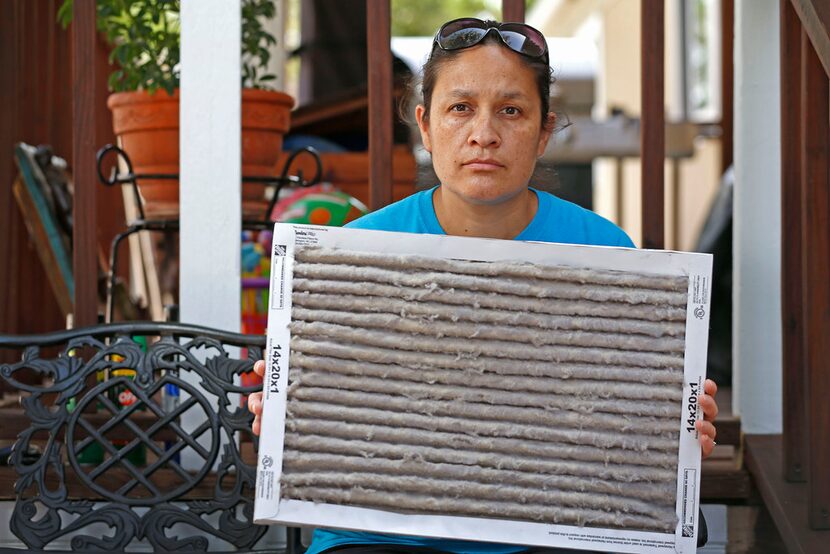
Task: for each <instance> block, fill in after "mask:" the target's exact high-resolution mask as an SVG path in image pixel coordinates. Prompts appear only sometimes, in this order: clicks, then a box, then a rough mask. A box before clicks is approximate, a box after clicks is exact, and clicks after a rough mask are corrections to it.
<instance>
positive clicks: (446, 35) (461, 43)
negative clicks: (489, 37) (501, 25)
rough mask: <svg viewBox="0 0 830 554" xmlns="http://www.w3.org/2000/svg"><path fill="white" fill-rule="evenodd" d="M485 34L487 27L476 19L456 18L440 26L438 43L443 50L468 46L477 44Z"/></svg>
mask: <svg viewBox="0 0 830 554" xmlns="http://www.w3.org/2000/svg"><path fill="white" fill-rule="evenodd" d="M485 34H487V29H486V28H485V26H484V24H483V22H481V21H479V20H478V19H457V20H455V21H450V22H449V23H447V24H446V25H444V26H443V27H441V31H440V32H439V33H438V43H439V44H440V45H441V48H444V49H445V50H457V49H459V48H468V47H470V46H473V45H474V44H478V42H479V41H480V40H481V38H482V37H483V36H484V35H485Z"/></svg>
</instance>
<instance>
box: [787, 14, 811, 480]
mask: <svg viewBox="0 0 830 554" xmlns="http://www.w3.org/2000/svg"><path fill="white" fill-rule="evenodd" d="M801 34H802V33H801V23H800V22H799V20H798V16H797V15H796V13H795V11H794V10H793V8H792V5H791V4H790V0H781V330H782V333H783V337H782V356H783V358H782V370H783V372H784V374H783V379H782V385H783V402H784V406H783V426H784V427H783V431H784V433H783V437H784V478H785V479H786V480H787V481H793V482H796V481H805V480H806V479H807V441H806V432H807V430H806V426H807V411H806V409H805V405H806V399H805V396H804V395H805V390H804V340H803V336H804V317H803V315H804V304H803V300H804V299H805V298H804V295H805V294H808V291H806V290H804V289H803V288H802V275H803V274H802V265H801V263H802V256H803V254H802V242H801V125H800V121H801V116H800V112H799V106H800V105H801V104H800V103H801ZM794 113H795V117H794V116H793V114H794Z"/></svg>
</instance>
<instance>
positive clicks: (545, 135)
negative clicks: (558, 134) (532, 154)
mask: <svg viewBox="0 0 830 554" xmlns="http://www.w3.org/2000/svg"><path fill="white" fill-rule="evenodd" d="M555 126H556V114H555V113H553V112H548V116H547V118H545V124H544V125H543V126H542V132H541V133H539V144H538V145H537V147H536V157H537V158H538V157H539V156H541V155H542V154H544V153H545V148H547V146H548V141H549V140H550V136H551V134H553V128H554V127H555Z"/></svg>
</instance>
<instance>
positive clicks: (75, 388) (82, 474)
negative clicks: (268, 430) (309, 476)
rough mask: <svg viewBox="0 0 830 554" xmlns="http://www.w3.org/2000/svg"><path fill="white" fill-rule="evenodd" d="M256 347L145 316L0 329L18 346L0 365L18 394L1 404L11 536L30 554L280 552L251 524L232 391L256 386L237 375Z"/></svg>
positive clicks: (248, 473)
mask: <svg viewBox="0 0 830 554" xmlns="http://www.w3.org/2000/svg"><path fill="white" fill-rule="evenodd" d="M145 341H146V346H144V344H143V343H144V342H145ZM264 344H265V338H264V337H256V336H246V335H240V334H234V333H226V332H221V331H217V330H214V329H208V328H205V327H198V326H192V325H181V324H170V323H143V322H136V323H121V324H108V325H100V326H97V327H90V328H85V329H77V330H71V331H63V332H57V333H51V334H44V335H31V336H3V335H0V349H3V350H7V349H15V350H17V351H19V352H21V356H20V360H19V361H16V362H14V363H10V364H0V378H2V379H3V381H4V382H5V384H6V387H5V388H6V389H7V391H8V389H9V388H11V390H12V393H13V394H19V395H20V399H21V400H20V406H19V407H14V408H6V409H2V410H0V418H2V421H3V423H2V425H0V429H2V431H0V439H2V440H6V441H10V440H13V441H14V444H13V447H12V448H11V450H10V453H9V455H8V456H7V461H6V465H5V466H0V486H2V489H0V498H2V499H4V500H13V501H14V507H13V510H12V513H11V517H10V521H9V522H8V526H9V528H10V530H11V532H12V533H13V534H14V535H15V536H16V537H17V538H18V539H19V540H20V541H21V542H22V544H23V545H25V546H26V547H27V548H28V549H30V550H46V549H53V548H61V546H62V545H63V548H64V549H67V548H69V549H71V550H73V551H93V550H107V551H121V550H124V549H125V548H128V547H135V546H137V545H139V544H143V545H144V546H145V547H146V546H148V545H149V546H150V547H152V549H153V550H155V551H163V552H170V551H176V550H190V551H194V550H195V551H206V550H214V549H219V550H225V551H229V550H230V551H254V550H262V549H271V550H274V549H275V544H276V545H277V546H281V547H282V548H285V542H284V540H283V541H279V540H277V541H276V542H275V541H274V540H273V538H269V537H266V531H268V528H267V527H263V526H259V525H255V524H254V523H253V521H252V516H253V491H254V487H255V480H256V456H255V452H256V448H257V437H255V436H253V434H252V433H251V422H252V420H253V415H252V414H251V413H250V412H248V409H247V404H246V402H245V401H244V399H243V396H244V395H246V394H248V393H250V392H252V391H254V390H256V389H257V388H258V386H257V385H255V384H251V385H247V386H246V385H245V384H243V383H242V375H243V374H245V373H247V372H249V371H251V369H252V366H253V362H254V361H255V360H257V359H260V358H261V357H262V348H263V346H264ZM188 422H189V423H190V426H189V427H188ZM1 462H2V461H1V460H0V463H1ZM12 483H13V485H12ZM269 535H273V533H270V534H269ZM297 537H298V532H297V531H296V530H291V531H290V533H289V539H290V541H289V543H291V545H292V548H290V549H289V550H293V549H294V548H293V546H294V544H296V543H298V540H297ZM269 541H270V544H266V543H269ZM280 542H281V544H280Z"/></svg>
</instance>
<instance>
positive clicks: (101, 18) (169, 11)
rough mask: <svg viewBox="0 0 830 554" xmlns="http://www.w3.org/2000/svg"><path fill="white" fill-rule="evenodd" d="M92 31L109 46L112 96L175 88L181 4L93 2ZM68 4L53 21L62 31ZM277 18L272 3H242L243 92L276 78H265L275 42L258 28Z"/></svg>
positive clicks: (167, 0)
mask: <svg viewBox="0 0 830 554" xmlns="http://www.w3.org/2000/svg"><path fill="white" fill-rule="evenodd" d="M96 7H97V18H96V21H97V26H98V30H99V31H100V32H102V33H104V34H105V35H106V37H107V42H109V44H110V45H112V47H113V48H112V51H111V52H110V56H109V61H110V64H111V65H116V67H117V68H116V69H115V70H114V71H113V72H112V73H111V74H110V77H109V88H110V90H112V91H114V92H123V91H135V90H145V91H148V92H150V93H153V92H155V91H157V90H158V89H164V90H166V91H167V92H168V93H170V94H173V91H174V90H175V89H176V88H177V87H178V86H179V63H180V61H181V50H180V44H181V40H180V38H181V29H180V23H179V14H180V13H181V5H180V0H98V1H97V3H96ZM72 13H73V0H64V2H63V4H62V5H61V7H60V9H59V10H58V21H59V22H60V23H61V24H62V25H63V27H64V28H66V27H67V26H68V25H69V23H70V22H71V21H72ZM275 15H276V7H275V5H274V0H242V76H241V79H242V86H243V87H253V88H268V86H267V83H268V82H269V81H272V80H274V79H275V78H276V76H275V75H273V74H270V73H267V70H266V68H267V66H268V60H269V59H270V52H269V51H268V47H269V46H271V45H273V44H276V42H277V41H276V38H274V36H273V35H272V34H271V33H269V32H268V31H266V30H265V27H264V25H263V23H264V22H265V21H268V20H270V19H273V18H274V16H275Z"/></svg>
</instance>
